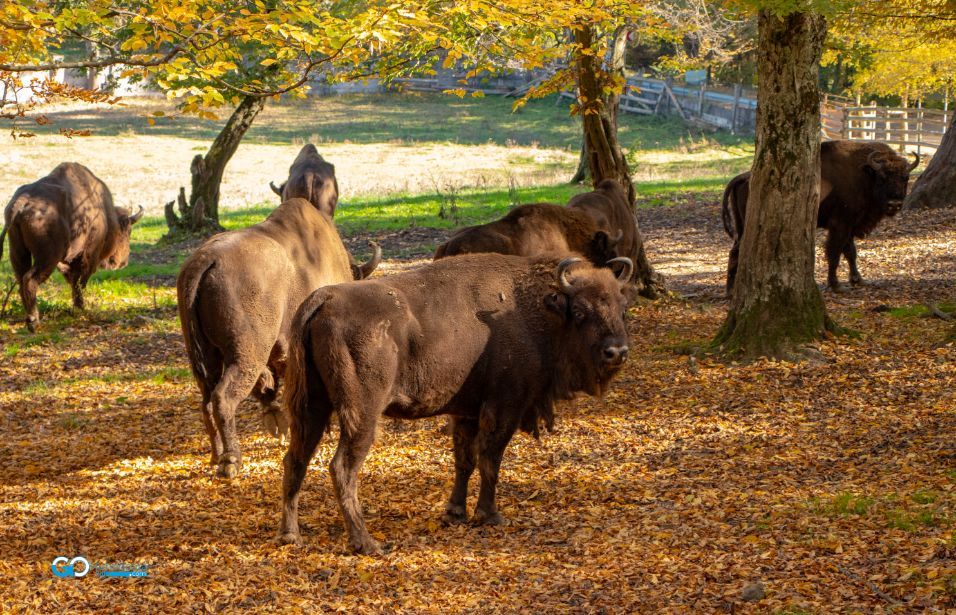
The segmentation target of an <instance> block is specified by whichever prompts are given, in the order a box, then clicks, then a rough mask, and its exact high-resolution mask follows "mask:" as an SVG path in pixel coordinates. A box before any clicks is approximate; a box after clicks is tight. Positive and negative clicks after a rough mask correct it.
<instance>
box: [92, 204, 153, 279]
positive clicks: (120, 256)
mask: <svg viewBox="0 0 956 615" xmlns="http://www.w3.org/2000/svg"><path fill="white" fill-rule="evenodd" d="M116 217H117V218H118V219H119V230H118V231H117V236H116V237H115V238H114V239H113V250H112V252H110V254H109V256H107V257H106V258H104V259H103V260H102V261H101V262H100V268H102V269H122V268H123V267H125V266H126V265H127V264H128V263H129V239H130V235H131V234H132V232H133V225H134V224H136V223H137V222H139V220H140V218H142V217H143V207H142V206H140V208H139V211H138V212H136V213H135V214H132V215H130V211H129V210H128V209H126V208H125V207H117V208H116Z"/></svg>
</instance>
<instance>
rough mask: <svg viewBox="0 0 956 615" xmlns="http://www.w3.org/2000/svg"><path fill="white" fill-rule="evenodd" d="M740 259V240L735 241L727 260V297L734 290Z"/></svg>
mask: <svg viewBox="0 0 956 615" xmlns="http://www.w3.org/2000/svg"><path fill="white" fill-rule="evenodd" d="M739 259H740V238H739V237H737V238H735V239H734V245H733V246H731V248H730V255H729V256H728V258H727V296H728V297H729V296H730V293H731V291H732V290H733V289H734V280H736V279H737V265H738V264H739Z"/></svg>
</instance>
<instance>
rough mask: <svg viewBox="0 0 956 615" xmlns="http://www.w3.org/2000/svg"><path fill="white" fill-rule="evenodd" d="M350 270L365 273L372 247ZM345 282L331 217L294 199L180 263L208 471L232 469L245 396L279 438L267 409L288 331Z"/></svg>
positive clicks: (345, 263)
mask: <svg viewBox="0 0 956 615" xmlns="http://www.w3.org/2000/svg"><path fill="white" fill-rule="evenodd" d="M374 248H375V256H374V257H373V259H372V261H371V262H370V263H369V265H367V266H363V267H362V268H360V273H361V275H363V276H367V275H369V274H371V273H372V270H373V269H374V267H375V263H377V262H378V260H379V258H380V256H381V250H380V249H379V248H378V246H374ZM352 279H353V273H352V270H351V268H350V266H349V255H348V253H347V252H346V250H345V246H344V245H343V244H342V239H341V238H340V237H339V234H338V232H337V231H336V230H335V225H334V224H333V223H332V220H331V219H330V218H329V217H328V216H327V215H325V214H323V213H321V212H319V211H318V210H317V209H316V208H315V207H314V206H313V205H312V204H311V203H309V202H308V201H306V200H304V199H291V200H289V201H286V202H284V203H282V204H281V205H280V206H279V207H278V208H276V210H275V211H273V212H272V213H271V214H270V215H269V217H268V218H266V220H265V221H263V222H260V223H259V224H255V225H253V226H250V227H249V228H245V229H242V230H238V231H230V232H228V233H221V234H219V235H216V236H215V237H212V238H211V239H209V240H208V241H206V243H204V244H203V245H202V246H200V248H199V249H198V250H196V251H195V252H194V253H193V254H192V255H191V256H190V257H189V258H187V259H186V262H185V263H183V267H182V270H181V271H180V272H179V279H178V280H177V283H176V288H177V291H178V299H179V319H180V323H181V325H182V329H183V337H184V338H185V341H186V351H187V354H188V355H189V363H190V366H191V367H192V371H193V375H194V376H195V378H196V382H197V383H198V384H199V390H200V392H201V393H202V417H203V423H204V424H205V426H206V432H207V433H208V434H209V442H210V445H211V448H212V460H211V462H212V463H213V464H218V472H219V474H220V475H221V476H226V477H230V478H231V477H233V476H235V475H236V473H237V472H238V471H239V468H240V464H241V454H240V451H239V442H238V440H237V438H236V422H235V413H236V406H237V405H238V404H239V402H240V401H242V400H243V399H245V398H246V397H247V396H248V395H249V394H250V393H252V394H253V395H254V396H255V397H256V398H257V399H258V400H259V403H260V404H261V405H262V407H263V410H264V413H263V422H264V423H265V426H266V428H267V430H270V431H272V432H273V433H274V434H275V435H278V434H279V433H281V432H284V431H285V427H286V425H285V423H286V421H285V420H284V417H283V415H282V414H281V412H279V410H280V409H279V407H278V404H276V401H275V400H276V395H277V394H278V388H279V380H280V378H281V377H282V373H283V371H284V369H285V361H286V351H287V348H288V338H289V327H290V324H291V322H292V316H293V314H294V313H295V310H296V308H298V307H299V304H300V303H301V302H302V300H303V299H305V298H306V297H307V296H309V293H311V292H312V291H314V290H315V289H317V288H319V287H320V286H325V285H326V284H337V283H339V282H345V281H348V280H352Z"/></svg>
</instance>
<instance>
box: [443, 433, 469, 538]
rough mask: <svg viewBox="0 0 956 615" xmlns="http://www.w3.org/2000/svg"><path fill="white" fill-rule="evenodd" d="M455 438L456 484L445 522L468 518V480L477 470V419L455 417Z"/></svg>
mask: <svg viewBox="0 0 956 615" xmlns="http://www.w3.org/2000/svg"><path fill="white" fill-rule="evenodd" d="M452 421H453V423H452V424H453V429H454V431H453V438H454V443H455V486H454V487H452V490H451V497H450V498H449V499H448V505H447V506H446V507H445V514H444V515H443V516H442V520H444V521H445V523H449V524H454V523H464V522H465V521H467V520H468V511H467V509H466V508H465V506H466V500H467V498H468V480H469V479H470V478H471V475H472V473H474V471H475V463H476V454H475V437H476V436H477V435H478V423H477V421H474V420H470V419H464V418H453V419H452Z"/></svg>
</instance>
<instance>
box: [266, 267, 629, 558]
mask: <svg viewBox="0 0 956 615" xmlns="http://www.w3.org/2000/svg"><path fill="white" fill-rule="evenodd" d="M576 263H580V264H576ZM615 263H620V264H623V269H622V271H621V272H620V275H619V276H618V279H615V276H614V274H613V273H612V271H611V270H610V269H608V268H594V267H592V266H591V265H590V264H588V263H585V262H582V261H580V259H577V258H574V257H569V258H565V259H564V260H561V261H560V262H558V260H557V258H555V257H547V256H546V257H538V258H526V257H520V256H510V255H500V254H472V255H465V256H459V257H456V258H449V259H443V260H440V261H437V262H435V263H432V264H430V265H427V266H425V267H422V268H421V269H418V270H415V271H411V272H407V273H403V274H399V275H395V276H390V277H388V278H383V279H378V280H372V281H370V282H363V283H361V284H357V283H353V284H340V285H337V286H327V287H325V288H322V289H319V290H318V291H316V292H314V293H312V295H310V296H309V298H308V299H306V300H305V301H304V302H303V304H302V306H301V307H300V308H299V310H298V312H297V313H296V316H295V322H294V324H293V328H292V342H291V347H290V352H291V354H290V358H289V366H288V371H287V383H288V384H287V386H288V392H287V396H286V407H287V409H288V412H289V418H290V420H291V426H292V429H291V438H290V443H289V450H288V452H287V453H286V455H285V459H284V461H283V465H284V476H283V482H282V525H281V529H280V531H279V536H278V541H279V542H280V543H299V542H300V540H301V537H300V535H299V525H298V501H299V490H300V489H301V487H302V480H303V478H304V477H305V472H306V468H307V467H308V465H309V460H310V459H311V458H312V455H313V454H314V453H315V449H316V447H317V446H318V444H319V441H320V440H321V438H322V434H323V432H325V431H326V429H327V428H328V425H329V420H330V418H331V415H332V414H333V413H335V414H336V415H337V416H338V422H339V427H340V435H339V443H338V448H337V449H336V452H335V456H334V457H333V459H332V463H331V467H330V470H331V474H332V482H333V485H334V487H335V494H336V497H337V498H338V501H339V506H340V508H341V510H342V514H343V516H344V518H345V524H346V527H347V529H348V535H349V544H350V545H351V547H352V549H354V550H355V551H358V552H360V553H376V552H378V551H379V545H378V543H377V542H376V541H375V540H373V539H372V537H371V536H370V535H369V533H368V530H367V529H366V527H365V521H364V519H363V517H362V512H361V510H362V507H361V504H360V503H359V500H358V491H357V489H358V472H359V469H360V468H361V466H362V462H363V461H364V460H365V456H366V455H367V454H368V451H369V448H370V447H371V446H372V442H373V441H374V440H375V431H376V426H377V424H378V422H379V419H380V417H381V416H382V415H385V416H389V417H395V418H403V419H415V418H423V417H429V416H435V415H438V414H449V415H451V416H452V418H453V432H454V447H455V484H454V488H453V489H452V493H451V498H450V499H449V501H448V506H447V508H446V513H445V516H444V518H445V520H446V521H447V522H450V523H459V522H463V521H465V519H466V511H465V498H466V492H467V489H468V479H469V477H470V476H471V474H472V472H473V471H474V469H475V467H476V466H477V468H478V470H479V472H480V473H481V489H480V492H479V495H478V504H477V507H476V508H475V514H474V517H473V518H472V521H473V522H475V523H479V524H482V523H486V524H497V523H501V522H502V521H503V519H502V517H501V515H500V514H499V513H498V509H497V507H496V505H495V489H496V485H497V482H498V470H499V467H500V465H501V457H502V454H503V453H504V450H505V447H506V446H507V445H508V442H509V441H510V440H511V437H512V436H513V435H514V433H515V431H516V430H517V429H519V428H520V429H523V430H525V431H528V432H532V433H535V434H537V430H538V424H539V421H543V422H544V424H545V425H546V426H547V427H551V425H552V424H553V403H554V400H557V399H569V398H571V397H572V396H573V395H574V394H575V393H577V392H582V391H583V392H585V393H588V394H591V395H600V394H602V393H603V392H604V390H605V389H606V388H607V387H608V384H609V382H610V380H611V378H612V377H613V376H614V375H615V374H616V373H617V372H618V371H619V370H620V369H621V366H622V364H623V363H624V361H625V359H626V358H627V353H628V340H627V331H626V329H625V326H624V310H625V297H624V295H623V294H622V292H621V291H622V287H623V284H624V281H625V280H627V279H628V278H629V277H630V275H631V273H632V270H633V265H632V263H631V261H630V260H629V259H627V258H617V259H615ZM611 264H612V265H613V264H614V263H611Z"/></svg>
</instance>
